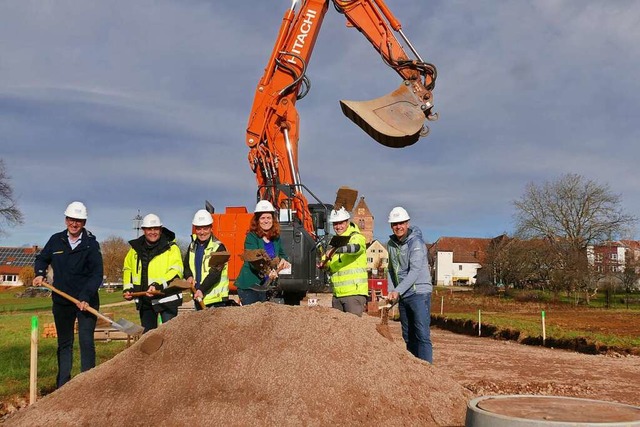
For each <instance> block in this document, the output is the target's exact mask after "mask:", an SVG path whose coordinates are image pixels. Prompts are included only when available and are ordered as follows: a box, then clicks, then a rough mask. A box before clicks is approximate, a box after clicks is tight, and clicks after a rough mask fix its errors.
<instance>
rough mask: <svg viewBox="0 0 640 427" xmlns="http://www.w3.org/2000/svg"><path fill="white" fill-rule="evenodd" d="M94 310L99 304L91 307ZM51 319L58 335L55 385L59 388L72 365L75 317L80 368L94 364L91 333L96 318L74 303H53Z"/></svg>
mask: <svg viewBox="0 0 640 427" xmlns="http://www.w3.org/2000/svg"><path fill="white" fill-rule="evenodd" d="M93 308H95V309H96V310H97V309H99V306H97V307H93ZM51 311H52V312H53V320H54V322H55V324H56V334H57V335H58V352H57V355H58V377H57V379H56V387H57V388H60V387H62V386H63V385H64V384H66V383H67V382H68V381H69V380H70V379H71V368H72V367H73V339H74V332H73V329H74V326H75V323H76V318H77V319H78V340H79V341H80V370H81V372H84V371H88V370H89V369H91V368H93V367H95V366H96V347H95V343H94V341H93V334H94V331H95V330H96V322H97V320H98V319H97V318H96V316H94V315H93V314H91V313H89V312H88V311H80V310H78V307H76V305H75V304H71V305H63V304H55V303H54V304H53V307H52V310H51Z"/></svg>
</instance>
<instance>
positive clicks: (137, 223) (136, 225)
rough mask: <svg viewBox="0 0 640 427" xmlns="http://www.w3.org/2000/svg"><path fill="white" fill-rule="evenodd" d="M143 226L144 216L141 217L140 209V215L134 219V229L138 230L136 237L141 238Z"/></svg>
mask: <svg viewBox="0 0 640 427" xmlns="http://www.w3.org/2000/svg"><path fill="white" fill-rule="evenodd" d="M141 224H142V216H141V215H140V209H138V215H136V216H134V217H133V229H134V230H136V237H140V225H141Z"/></svg>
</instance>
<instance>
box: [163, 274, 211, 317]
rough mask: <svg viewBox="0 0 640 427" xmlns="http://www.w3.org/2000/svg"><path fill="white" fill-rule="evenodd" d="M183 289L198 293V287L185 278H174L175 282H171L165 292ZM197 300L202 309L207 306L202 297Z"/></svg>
mask: <svg viewBox="0 0 640 427" xmlns="http://www.w3.org/2000/svg"><path fill="white" fill-rule="evenodd" d="M183 290H188V291H191V293H192V294H193V295H195V294H196V288H195V287H194V286H193V285H191V283H189V282H187V281H186V280H184V279H174V280H173V282H171V284H170V285H169V286H167V287H166V288H165V289H164V291H165V292H167V291H169V292H182V291H183ZM195 301H196V302H197V303H198V305H199V306H200V308H201V309H203V310H204V309H205V308H206V306H205V305H204V302H202V299H201V298H198V299H197V300H195Z"/></svg>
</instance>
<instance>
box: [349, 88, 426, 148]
mask: <svg viewBox="0 0 640 427" xmlns="http://www.w3.org/2000/svg"><path fill="white" fill-rule="evenodd" d="M340 106H341V107H342V112H343V113H344V115H345V116H347V117H348V118H349V119H350V120H351V121H352V122H354V123H355V124H357V125H358V126H360V128H362V130H364V131H365V132H366V133H368V134H369V135H370V136H371V137H372V138H373V139H375V140H376V141H378V142H379V143H380V144H382V145H385V146H387V147H391V148H402V147H406V146H409V145H412V144H415V143H416V142H417V141H418V139H419V138H420V136H424V135H426V132H427V129H428V128H427V127H425V126H424V122H425V120H426V119H427V116H426V115H425V113H424V111H422V109H421V108H420V103H419V102H418V100H417V99H416V97H415V96H414V95H413V94H412V93H411V91H410V90H409V89H408V88H407V86H406V85H404V84H402V85H400V87H398V88H397V89H396V90H394V91H393V92H391V93H390V94H388V95H385V96H381V97H380V98H376V99H372V100H371V101H346V100H341V101H340Z"/></svg>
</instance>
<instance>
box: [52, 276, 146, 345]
mask: <svg viewBox="0 0 640 427" xmlns="http://www.w3.org/2000/svg"><path fill="white" fill-rule="evenodd" d="M42 285H43V286H44V287H46V288H49V289H51V290H52V291H53V292H55V293H56V294H58V295H60V296H61V297H63V298H66V299H68V300H69V301H71V302H73V303H74V304H80V301H78V300H77V299H76V298H74V297H72V296H71V295H69V294H67V293H65V292H62V291H61V290H60V289H57V288H54V287H53V286H52V285H50V284H49V283H47V282H42ZM86 310H87V311H88V312H89V313H91V314H93V315H94V316H97V317H99V318H101V319H103V320H106V321H107V322H109V323H110V324H111V326H113V327H114V328H116V329H117V330H119V331H122V332H124V333H125V334H127V335H140V334H142V332H143V331H144V328H143V327H142V326H140V325H136V324H135V323H133V322H130V321H128V320H126V319H120V320H118V321H117V322H116V321H115V320H113V319H111V318H110V317H108V316H105V315H104V314H102V313H100V312H99V311H98V310H96V309H95V308H93V307H91V306H87V308H86Z"/></svg>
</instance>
